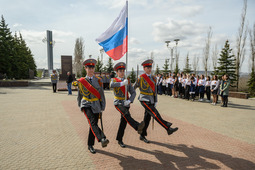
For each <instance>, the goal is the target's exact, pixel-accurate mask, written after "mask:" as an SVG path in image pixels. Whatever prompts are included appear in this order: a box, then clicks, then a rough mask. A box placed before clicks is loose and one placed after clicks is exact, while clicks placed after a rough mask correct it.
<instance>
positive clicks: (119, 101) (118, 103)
mask: <svg viewBox="0 0 255 170" xmlns="http://www.w3.org/2000/svg"><path fill="white" fill-rule="evenodd" d="M125 69H126V64H125V63H124V62H119V63H117V64H116V65H115V66H114V70H115V71H116V73H117V78H112V79H111V83H110V86H111V88H113V91H114V98H115V99H114V106H115V108H116V109H117V110H118V111H119V112H120V114H121V119H120V125H119V130H118V133H117V137H116V140H117V141H118V144H119V145H120V146H121V147H123V148H124V147H126V145H125V144H124V143H123V136H124V131H125V128H126V125H127V123H128V124H129V125H130V126H132V127H133V128H134V129H135V130H136V131H137V132H138V134H141V133H142V131H143V128H144V122H143V121H142V122H141V123H138V122H137V121H135V120H134V119H133V118H132V117H131V115H130V113H129V108H130V104H131V103H133V101H134V99H135V96H136V92H135V90H134V88H133V86H132V85H131V83H130V81H129V80H128V79H125V78H124V76H125ZM126 88H127V90H126ZM125 93H126V99H125ZM129 93H130V95H131V96H130V97H129V95H128V94H129Z"/></svg>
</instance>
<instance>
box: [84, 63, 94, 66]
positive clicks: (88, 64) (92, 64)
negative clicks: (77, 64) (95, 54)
mask: <svg viewBox="0 0 255 170" xmlns="http://www.w3.org/2000/svg"><path fill="white" fill-rule="evenodd" d="M94 65H95V63H87V64H85V66H94Z"/></svg>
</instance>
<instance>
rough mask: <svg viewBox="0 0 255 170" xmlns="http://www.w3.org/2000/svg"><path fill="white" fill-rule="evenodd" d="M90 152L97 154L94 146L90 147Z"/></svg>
mask: <svg viewBox="0 0 255 170" xmlns="http://www.w3.org/2000/svg"><path fill="white" fill-rule="evenodd" d="M88 150H89V151H90V152H91V153H93V154H95V153H96V150H95V149H94V148H93V146H88Z"/></svg>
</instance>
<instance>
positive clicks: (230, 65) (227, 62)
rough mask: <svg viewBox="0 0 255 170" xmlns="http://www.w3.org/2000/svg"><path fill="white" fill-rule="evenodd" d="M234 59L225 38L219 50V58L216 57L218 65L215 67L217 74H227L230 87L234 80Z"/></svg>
mask: <svg viewBox="0 0 255 170" xmlns="http://www.w3.org/2000/svg"><path fill="white" fill-rule="evenodd" d="M235 60H236V59H235V56H234V55H233V54H232V49H231V48H230V45H229V42H228V40H227V41H226V43H225V46H224V48H223V49H222V50H221V54H220V58H219V59H218V64H219V66H218V67H217V72H218V75H219V76H222V75H224V74H228V75H229V79H230V83H231V86H232V87H234V82H235V81H236V74H235V70H236V65H235Z"/></svg>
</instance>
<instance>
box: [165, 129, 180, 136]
mask: <svg viewBox="0 0 255 170" xmlns="http://www.w3.org/2000/svg"><path fill="white" fill-rule="evenodd" d="M177 130H178V127H176V128H169V129H168V130H167V134H168V135H171V134H172V133H174V132H176V131H177Z"/></svg>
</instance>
